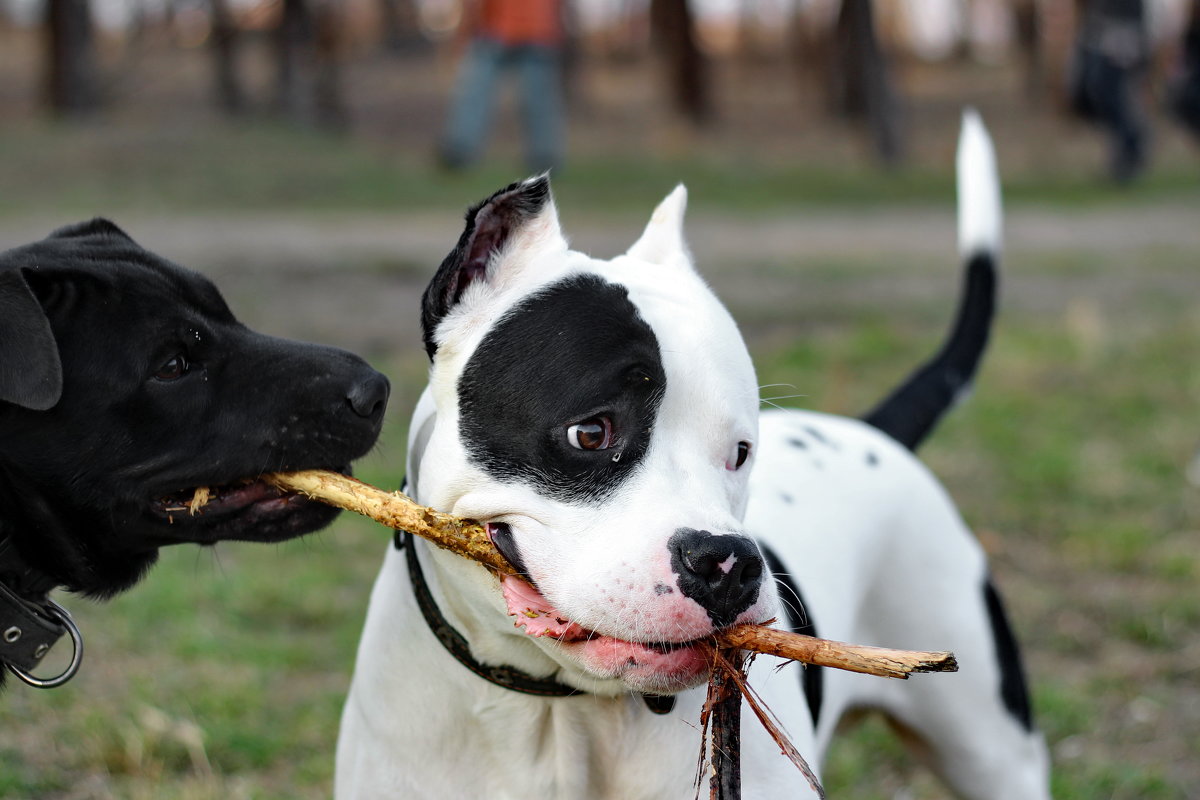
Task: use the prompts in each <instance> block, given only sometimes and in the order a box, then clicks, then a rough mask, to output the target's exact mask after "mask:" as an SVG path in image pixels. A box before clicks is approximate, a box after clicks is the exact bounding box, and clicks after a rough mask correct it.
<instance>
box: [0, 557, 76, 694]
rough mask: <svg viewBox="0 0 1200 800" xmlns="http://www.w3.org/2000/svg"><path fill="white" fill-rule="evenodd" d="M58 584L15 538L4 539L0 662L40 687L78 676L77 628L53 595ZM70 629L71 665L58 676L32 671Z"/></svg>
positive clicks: (0, 569) (0, 575)
mask: <svg viewBox="0 0 1200 800" xmlns="http://www.w3.org/2000/svg"><path fill="white" fill-rule="evenodd" d="M57 585H58V582H57V581H56V580H54V578H51V577H50V576H49V575H47V574H46V573H44V572H42V571H41V570H39V569H36V568H35V567H33V566H31V565H30V564H29V563H28V562H27V561H26V560H25V559H24V558H22V557H21V554H20V553H18V552H17V548H16V546H15V545H13V543H12V539H11V537H8V536H4V537H3V538H0V665H2V666H7V667H8V668H9V670H11V671H12V673H13V674H14V675H16V676H17V677H18V678H20V679H21V680H23V681H25V682H26V683H28V684H29V685H30V686H36V687H38V688H53V687H55V686H61V685H63V684H64V683H66V682H67V681H69V680H70V679H71V678H73V677H74V676H75V673H76V672H77V671H78V670H79V664H80V661H81V660H82V658H83V639H82V637H81V636H80V634H79V629H78V628H77V627H75V623H74V622H72V621H71V616H70V614H68V613H67V612H66V610H65V609H63V608H62V607H61V606H59V605H58V604H57V603H55V602H54V601H53V600H51V599H50V598H49V594H50V591H51V590H52V589H54V588H55V587H56V586H57ZM66 633H70V634H71V640H72V643H73V645H74V648H75V652H74V654H73V656H72V658H71V665H70V666H69V667H67V669H66V670H65V671H64V672H63V673H62V674H61V675H59V676H57V677H55V678H49V679H42V678H35V677H34V676H33V675H32V674H31V673H32V672H33V670H34V669H35V668H36V667H37V666H38V664H40V663H41V661H42V658H43V657H44V656H45V655H46V653H48V652H50V648H52V647H54V645H55V644H56V643H57V642H58V640H59V639H61V638H62V637H63V634H66Z"/></svg>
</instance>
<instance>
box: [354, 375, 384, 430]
mask: <svg viewBox="0 0 1200 800" xmlns="http://www.w3.org/2000/svg"><path fill="white" fill-rule="evenodd" d="M391 389H392V385H391V384H390V383H388V379H387V378H385V377H383V375H381V374H379V373H378V372H376V371H375V370H373V369H369V370H367V371H366V372H365V373H364V374H363V375H362V376H361V377H360V378H359V379H358V381H357V382H355V384H354V385H353V386H351V387H350V390H349V391H348V392H347V393H346V399H347V400H349V401H350V407H351V408H353V409H354V413H355V414H358V415H359V416H360V417H365V418H367V419H377V418H379V417H381V416H383V410H384V409H385V408H387V401H388V394H389V393H390V392H391Z"/></svg>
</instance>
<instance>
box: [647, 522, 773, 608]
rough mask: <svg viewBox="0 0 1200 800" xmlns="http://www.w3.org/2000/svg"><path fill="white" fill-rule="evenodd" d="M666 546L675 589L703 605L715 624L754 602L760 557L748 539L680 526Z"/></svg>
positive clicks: (759, 576) (759, 580) (760, 562)
mask: <svg viewBox="0 0 1200 800" xmlns="http://www.w3.org/2000/svg"><path fill="white" fill-rule="evenodd" d="M667 547H668V548H669V549H670V552H671V569H673V570H674V571H675V573H676V574H677V575H678V576H679V590H680V591H681V592H683V594H684V595H685V596H686V597H690V598H691V599H692V600H695V601H696V602H697V603H699V604H700V605H701V606H703V607H704V610H705V611H707V612H708V616H709V618H710V619H712V621H713V624H714V625H716V626H717V627H724V626H726V625H730V624H732V623H733V621H734V620H735V619H737V615H738V614H740V613H742V612H743V611H745V610H746V609H747V608H749V607H750V606H751V605H753V604H754V601H755V599H757V597H758V590H759V587H760V586H761V585H762V576H763V559H762V555H761V554H760V553H759V551H758V545H756V544H755V543H754V542H753V541H752V540H751V539H748V538H746V537H745V536H738V535H736V534H728V535H724V536H715V535H713V534H711V533H709V532H708V531H698V530H694V529H692V528H680V529H679V530H677V531H675V533H674V535H672V536H671V538H670V540H669V541H668V542H667Z"/></svg>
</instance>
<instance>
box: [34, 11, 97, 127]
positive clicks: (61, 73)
mask: <svg viewBox="0 0 1200 800" xmlns="http://www.w3.org/2000/svg"><path fill="white" fill-rule="evenodd" d="M45 36H46V48H45V54H46V104H47V106H49V108H50V109H51V110H52V111H53V112H54V113H56V114H59V115H62V116H82V115H84V114H86V113H88V112H89V111H91V110H92V109H94V108H95V107H96V105H97V97H96V84H95V76H96V57H95V46H94V43H93V35H92V15H91V9H90V7H89V5H88V0H47V3H46V23H45Z"/></svg>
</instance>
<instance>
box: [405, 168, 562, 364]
mask: <svg viewBox="0 0 1200 800" xmlns="http://www.w3.org/2000/svg"><path fill="white" fill-rule="evenodd" d="M543 245H548V246H562V247H564V248H565V246H566V242H565V240H564V239H563V238H562V233H561V231H560V229H559V226H558V213H557V211H556V210H555V208H554V201H553V199H551V197H550V179H549V178H548V177H547V176H546V175H540V176H538V177H536V178H529V179H528V180H524V181H521V182H519V183H514V184H511V185H509V186H506V187H505V188H503V189H501V190H500V191H498V192H496V193H495V194H493V195H492V196H491V197H489V198H488V199H486V200H484V201H483V202H482V203H479V204H477V205H475V206H474V207H472V208H471V210H469V211H468V212H467V224H466V227H465V228H464V229H463V232H462V236H460V237H459V238H458V244H457V245H456V246H455V248H454V250H452V251H451V252H450V254H449V255H448V256H446V258H445V260H443V261H442V265H441V266H440V267H438V271H437V274H435V275H434V276H433V280H432V281H431V282H430V284H429V286H428V287H426V289H425V296H424V297H423V298H422V301H421V327H422V330H423V333H424V339H425V351H426V352H427V353H428V354H429V357H430V358H431V359H432V358H433V355H434V353H435V352H436V351H437V344H436V343H435V341H434V332H435V331H436V329H437V326H438V323H439V322H441V321H442V319H443V318H444V317H445V316H446V314H448V313H449V312H450V310H451V309H452V308H454V306H455V305H457V304H458V302H459V300H461V299H462V296H463V293H464V292H465V291H466V290H467V288H468V287H469V286H471V285H473V284H476V283H479V282H484V283H494V282H496V281H497V280H499V279H500V278H501V276H502V274H503V273H506V272H509V271H510V270H519V267H520V264H516V263H510V262H517V261H519V259H508V258H506V256H507V255H510V254H513V253H516V252H517V251H518V250H520V249H522V248H523V247H524V246H529V247H537V246H543ZM522 255H529V253H523V254H522Z"/></svg>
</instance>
